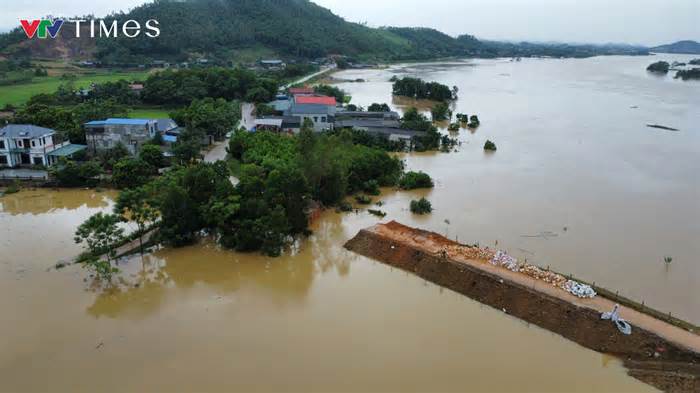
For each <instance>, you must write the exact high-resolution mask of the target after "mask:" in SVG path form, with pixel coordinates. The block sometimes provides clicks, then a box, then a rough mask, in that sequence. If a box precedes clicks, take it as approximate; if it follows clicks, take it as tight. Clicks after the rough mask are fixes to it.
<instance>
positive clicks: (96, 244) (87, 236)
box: [74, 212, 124, 282]
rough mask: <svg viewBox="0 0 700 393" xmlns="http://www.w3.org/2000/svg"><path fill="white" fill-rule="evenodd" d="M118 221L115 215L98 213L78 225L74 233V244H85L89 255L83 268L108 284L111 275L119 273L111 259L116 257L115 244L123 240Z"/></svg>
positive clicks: (118, 218)
mask: <svg viewBox="0 0 700 393" xmlns="http://www.w3.org/2000/svg"><path fill="white" fill-rule="evenodd" d="M120 221H121V218H120V217H119V216H117V215H115V214H104V213H102V212H100V213H97V214H94V215H92V216H91V217H90V218H88V219H87V221H85V222H84V223H82V224H80V226H79V227H78V230H77V231H76V232H75V238H74V240H75V242H76V243H77V244H80V243H85V246H86V248H87V251H88V253H89V254H88V255H87V257H86V258H85V259H84V260H83V261H82V262H83V266H84V267H86V268H88V269H90V270H92V271H93V272H94V273H95V274H97V276H98V277H99V278H100V279H102V280H105V281H108V282H109V281H111V280H112V274H114V273H117V272H119V269H117V268H115V267H113V266H112V259H114V257H116V244H117V243H118V242H119V241H121V240H122V238H123V233H124V230H123V229H122V228H119V226H118V224H119V222H120ZM103 257H104V258H105V259H103Z"/></svg>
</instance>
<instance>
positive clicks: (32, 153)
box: [0, 124, 56, 167]
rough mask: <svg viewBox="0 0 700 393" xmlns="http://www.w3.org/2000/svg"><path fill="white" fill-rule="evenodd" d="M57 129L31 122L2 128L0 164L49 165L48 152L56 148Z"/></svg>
mask: <svg viewBox="0 0 700 393" xmlns="http://www.w3.org/2000/svg"><path fill="white" fill-rule="evenodd" d="M55 136H56V131H54V130H52V129H50V128H44V127H38V126H34V125H30V124H9V125H7V126H5V127H3V128H0V166H10V167H14V166H18V165H49V157H48V153H50V152H52V151H53V150H55V149H56V146H55V145H54V144H55V143H56V141H55Z"/></svg>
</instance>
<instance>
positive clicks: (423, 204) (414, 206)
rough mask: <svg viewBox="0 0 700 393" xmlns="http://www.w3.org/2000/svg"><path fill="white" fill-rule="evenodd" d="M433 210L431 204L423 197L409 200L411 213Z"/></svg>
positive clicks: (426, 212)
mask: <svg viewBox="0 0 700 393" xmlns="http://www.w3.org/2000/svg"><path fill="white" fill-rule="evenodd" d="M432 211H433V206H432V205H431V204H430V201H428V200H427V199H425V198H421V199H419V200H417V201H416V200H412V201H411V213H413V214H428V213H430V212H432Z"/></svg>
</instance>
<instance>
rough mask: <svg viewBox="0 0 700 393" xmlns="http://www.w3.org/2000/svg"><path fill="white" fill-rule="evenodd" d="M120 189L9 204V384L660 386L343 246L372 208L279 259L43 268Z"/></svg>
mask: <svg viewBox="0 0 700 393" xmlns="http://www.w3.org/2000/svg"><path fill="white" fill-rule="evenodd" d="M385 195H386V196H385V197H384V199H386V200H387V201H396V200H400V199H401V198H403V197H399V196H398V194H396V193H395V192H394V191H391V190H385ZM113 196H114V194H113V193H94V192H91V191H31V192H21V193H19V194H15V195H13V196H9V197H5V198H3V199H1V200H0V203H2V205H1V206H2V209H1V210H0V223H1V224H2V225H0V228H2V243H1V252H0V261H1V265H0V266H1V267H2V271H1V272H0V295H1V296H0V312H1V313H0V315H2V325H0V326H2V340H0V391H66V392H67V391H70V392H75V391H90V392H94V391H200V392H207V391H236V390H238V391H465V390H470V391H533V392H534V391H537V392H543V391H556V392H563V391H567V392H569V391H610V392H613V391H614V392H638V391H649V390H651V389H650V388H649V387H648V386H647V385H644V384H642V383H640V382H638V381H636V380H635V379H632V378H630V377H628V376H627V375H626V373H625V370H624V369H623V367H622V366H621V365H620V363H619V362H618V361H617V360H615V359H612V358H610V357H607V356H605V355H601V354H599V353H595V352H592V351H588V350H585V349H583V348H582V347H580V346H578V345H576V344H573V343H571V342H569V341H566V340H563V339H561V338H560V337H558V336H555V335H553V334H551V333H549V332H546V331H544V330H542V329H539V328H536V327H532V326H527V325H526V324H524V323H522V322H520V321H519V320H516V319H514V318H511V317H509V316H507V315H505V314H503V313H502V312H499V311H497V310H493V309H490V308H487V307H484V306H482V305H480V304H479V303H476V302H474V301H471V300H469V299H467V298H464V297H463V296H461V295H457V294H454V293H452V292H449V291H445V290H442V289H441V288H439V287H436V286H434V285H432V284H429V283H426V282H424V281H422V280H420V279H419V278H417V277H415V276H412V275H410V274H407V273H405V272H403V271H399V270H395V269H391V268H389V267H388V266H386V265H383V264H381V263H378V262H374V261H372V260H368V259H366V258H363V257H359V256H356V255H354V254H352V253H349V252H347V251H345V250H344V249H342V244H343V242H344V241H346V240H347V239H349V238H350V237H352V236H353V235H354V234H355V233H356V231H357V230H359V229H360V228H362V227H365V226H368V225H371V224H373V223H375V222H376V219H375V218H374V217H372V216H370V215H368V214H366V213H359V214H355V213H351V214H346V215H339V214H336V213H333V212H327V213H325V214H324V215H322V217H321V218H320V219H319V220H318V221H317V222H316V223H315V224H314V230H315V235H314V236H312V237H311V238H310V239H309V240H307V241H303V242H301V243H300V245H299V247H298V249H296V250H295V251H293V252H292V253H291V254H290V255H286V256H283V257H280V258H276V259H271V258H266V257H262V256H258V255H251V254H237V253H232V252H228V251H222V250H220V249H218V248H217V247H216V246H215V245H213V244H211V243H209V242H203V243H202V244H199V245H196V246H191V247H187V248H183V249H178V250H172V249H164V250H159V251H156V252H154V253H153V254H151V255H147V256H145V257H144V258H141V257H134V258H132V259H129V260H126V261H122V262H121V263H120V268H121V269H122V273H121V275H120V281H121V283H120V285H119V288H118V289H116V290H113V291H107V292H96V291H92V290H90V285H89V280H87V281H84V280H85V279H86V277H87V274H86V273H85V272H84V271H83V270H81V269H80V268H79V267H76V266H71V267H67V268H64V269H61V270H58V271H55V270H49V271H47V268H49V267H50V266H52V265H53V264H54V263H55V261H56V260H58V259H61V258H67V257H69V256H70V255H73V254H74V253H76V252H77V251H78V249H77V248H76V246H74V245H73V244H72V241H71V238H72V233H73V231H74V229H75V227H76V226H77V225H78V224H79V223H80V222H81V221H82V220H83V219H85V218H86V217H87V216H89V215H90V214H93V213H95V212H97V211H100V210H109V209H110V208H111V205H112V202H111V198H113ZM27 201H32V202H27ZM392 203H393V202H392ZM400 205H402V203H399V204H397V205H396V206H394V205H393V204H391V203H390V205H388V206H386V208H387V210H388V211H391V212H392V214H395V215H401V214H403V213H402V212H401V209H402V207H401V206H400ZM413 223H414V224H416V223H421V222H420V221H413Z"/></svg>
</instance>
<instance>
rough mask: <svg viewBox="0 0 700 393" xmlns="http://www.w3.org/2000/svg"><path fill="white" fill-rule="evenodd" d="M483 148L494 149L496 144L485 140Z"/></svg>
mask: <svg viewBox="0 0 700 393" xmlns="http://www.w3.org/2000/svg"><path fill="white" fill-rule="evenodd" d="M484 150H487V151H496V144H495V143H493V142H491V141H489V140H487V141H486V143H484Z"/></svg>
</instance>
